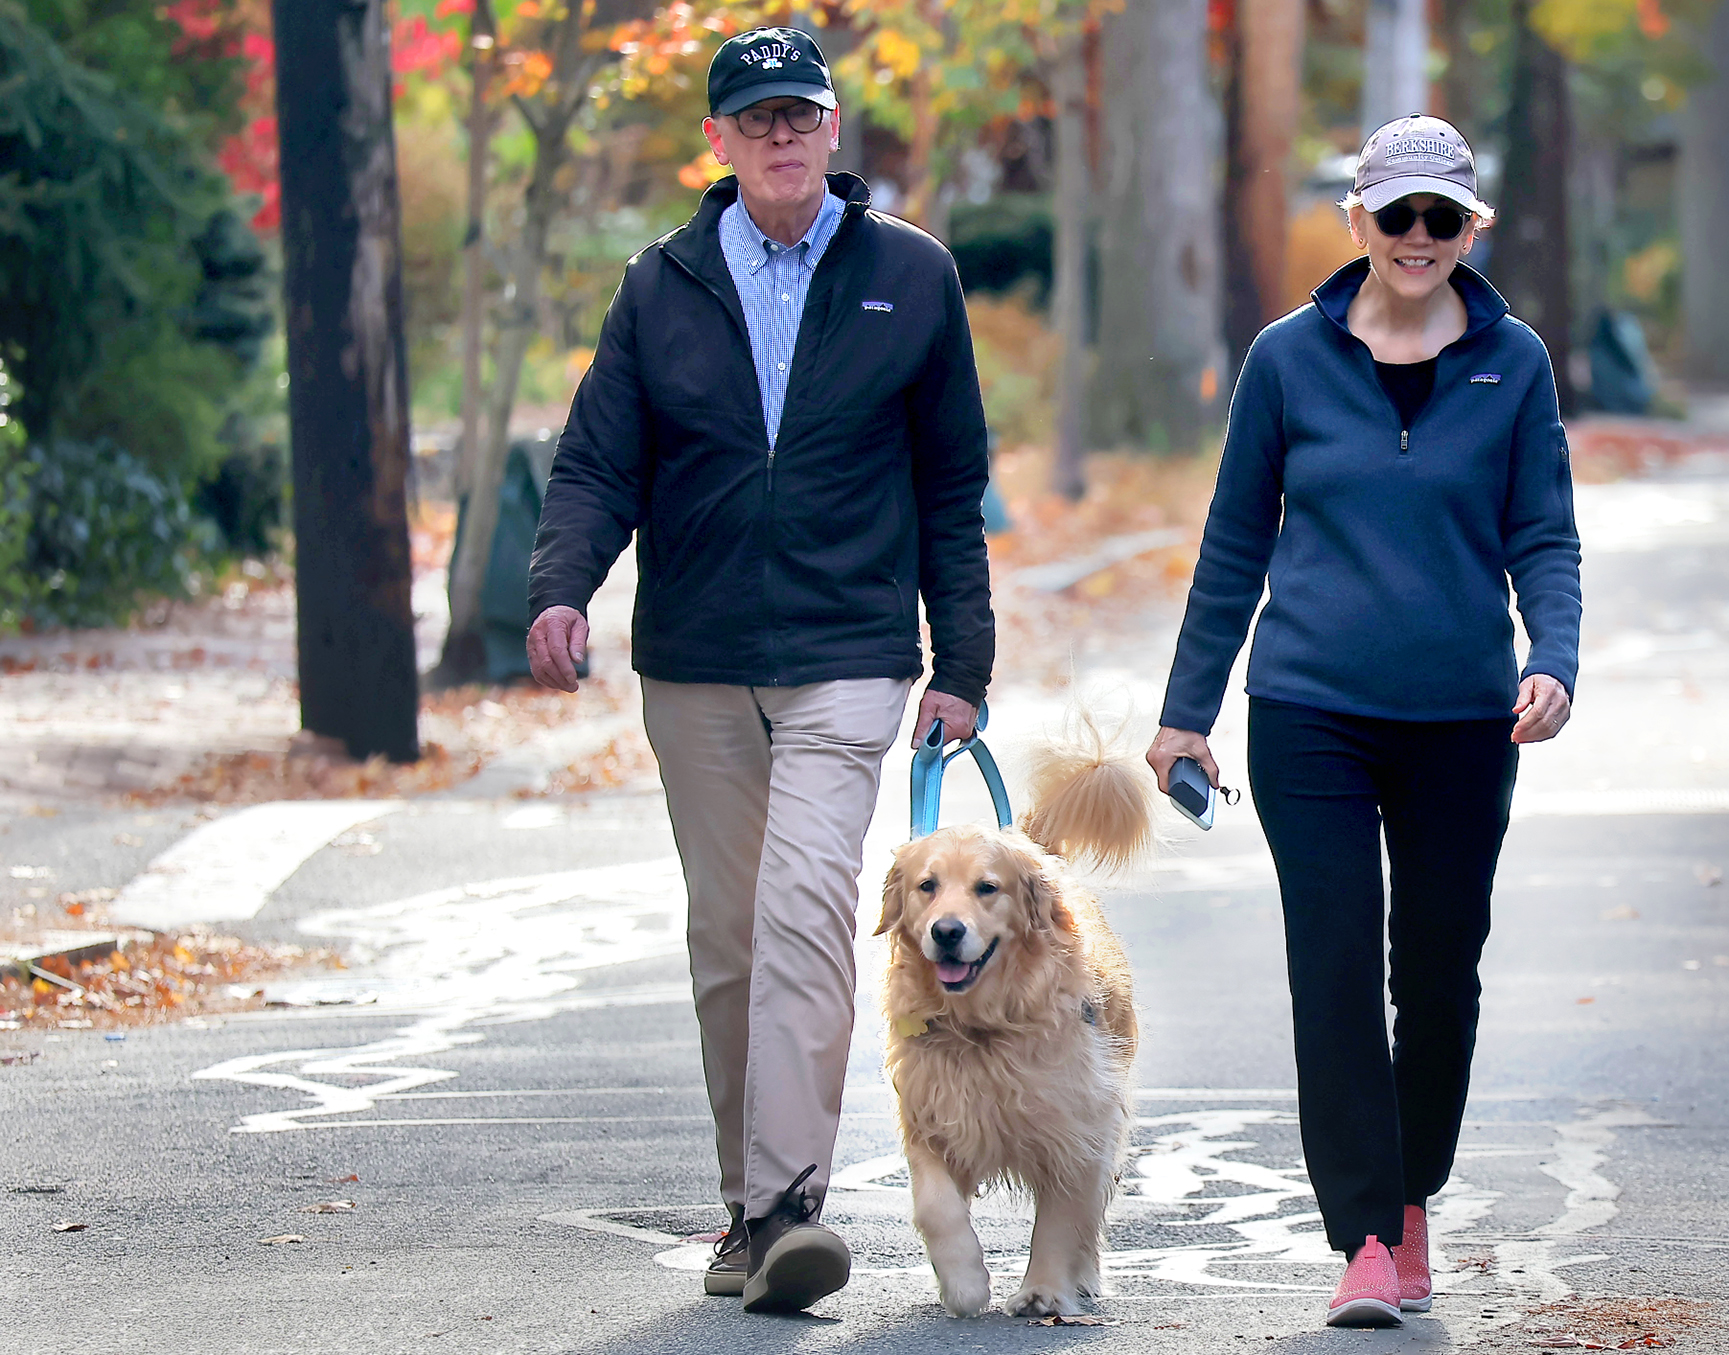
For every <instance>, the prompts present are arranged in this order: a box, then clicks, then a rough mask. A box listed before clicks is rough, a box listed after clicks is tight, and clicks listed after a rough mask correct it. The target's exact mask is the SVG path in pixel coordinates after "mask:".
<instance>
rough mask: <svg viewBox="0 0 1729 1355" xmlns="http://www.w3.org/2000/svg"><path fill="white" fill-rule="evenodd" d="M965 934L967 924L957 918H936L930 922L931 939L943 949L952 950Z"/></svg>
mask: <svg viewBox="0 0 1729 1355" xmlns="http://www.w3.org/2000/svg"><path fill="white" fill-rule="evenodd" d="M966 934H967V924H966V923H964V922H962V921H961V920H960V919H959V918H954V917H945V918H938V919H937V920H936V921H935V922H933V923H931V940H933V941H935V942H936V943H937V944H938V945H939V946H941V947H942V948H943V949H944V950H953V949H954V948H955V947H956V946H958V945H960V943H961V939H962V938H963V937H964V936H966Z"/></svg>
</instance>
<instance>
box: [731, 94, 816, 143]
mask: <svg viewBox="0 0 1729 1355" xmlns="http://www.w3.org/2000/svg"><path fill="white" fill-rule="evenodd" d="M823 112H824V110H823V109H822V108H820V107H818V106H817V105H816V104H813V103H812V102H811V101H810V100H809V99H800V100H799V101H798V102H797V103H794V104H788V105H787V106H786V107H785V108H757V107H752V108H741V109H739V111H738V112H736V113H734V114H733V115H732V120H733V121H734V122H736V123H737V124H738V129H739V131H741V132H743V133H744V134H745V135H746V136H748V137H749V138H750V139H751V140H752V141H761V140H762V139H763V138H764V137H765V136H767V135H768V134H769V133H770V132H772V131H774V120H775V119H776V118H777V117H781V118H785V119H786V125H787V127H788V128H789V129H790V130H791V131H794V132H797V133H798V134H799V135H801V136H803V135H804V134H806V133H807V132H814V131H816V129H817V128H818V127H821V126H822V115H823Z"/></svg>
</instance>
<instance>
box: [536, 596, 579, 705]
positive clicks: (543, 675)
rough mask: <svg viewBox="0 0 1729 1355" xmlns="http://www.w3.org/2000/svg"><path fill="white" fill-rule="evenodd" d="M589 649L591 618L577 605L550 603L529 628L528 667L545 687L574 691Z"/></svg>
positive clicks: (537, 680)
mask: <svg viewBox="0 0 1729 1355" xmlns="http://www.w3.org/2000/svg"><path fill="white" fill-rule="evenodd" d="M587 652H588V618H587V617H586V616H584V615H583V614H582V613H581V612H579V611H577V610H576V608H575V607H548V608H547V609H546V610H545V611H544V612H542V613H541V614H540V615H539V616H537V617H535V618H534V624H533V625H532V626H530V627H529V628H528V667H529V670H530V671H531V672H533V674H534V680H535V681H536V682H538V683H539V684H540V685H541V686H542V687H551V688H553V689H554V690H555V691H560V692H574V691H575V690H576V666H577V665H578V664H579V663H581V662H582V659H583V655H584V654H586V653H587Z"/></svg>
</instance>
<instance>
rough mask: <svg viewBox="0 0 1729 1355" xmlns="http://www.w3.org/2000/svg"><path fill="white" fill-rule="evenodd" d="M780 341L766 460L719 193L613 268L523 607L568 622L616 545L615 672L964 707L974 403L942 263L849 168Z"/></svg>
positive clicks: (838, 182) (974, 561)
mask: <svg viewBox="0 0 1729 1355" xmlns="http://www.w3.org/2000/svg"><path fill="white" fill-rule="evenodd" d="M828 182H829V188H830V190H831V191H832V192H833V193H835V195H836V196H838V197H839V198H841V200H842V201H843V202H844V203H845V204H846V206H845V211H844V214H843V216H842V219H841V224H840V226H839V227H838V228H837V229H836V232H835V236H834V239H833V241H832V242H831V243H830V244H829V247H828V249H827V250H826V251H825V253H824V254H823V257H822V259H821V261H820V262H819V263H818V265H817V268H816V271H815V274H814V276H813V277H812V279H811V286H810V292H809V295H808V298H807V300H806V304H805V311H804V318H803V321H802V323H801V325H800V327H799V333H798V342H797V345H796V347H795V349H794V353H793V365H792V372H791V375H790V380H789V382H788V386H787V393H786V408H785V412H784V414H783V415H782V418H781V425H780V433H779V437H778V438H777V440H776V446H775V448H774V450H773V451H770V450H769V446H768V432H767V428H766V426H765V425H764V423H763V414H762V400H761V396H760V393H759V392H758V390H757V378H756V368H755V365H754V363H753V361H752V359H751V349H750V337H749V333H748V331H747V330H746V328H745V320H744V310H743V307H742V306H741V305H740V303H739V298H738V290H737V288H736V287H735V286H734V285H733V281H732V275H731V273H730V272H729V271H728V270H727V266H726V260H725V258H724V257H723V255H722V254H721V248H720V232H719V222H720V214H721V212H722V211H723V210H725V208H726V207H728V206H729V205H730V204H731V203H732V202H733V201H734V200H735V199H736V198H737V196H738V182H737V180H736V179H732V178H727V179H723V180H721V181H720V182H719V183H717V184H715V185H713V186H712V187H711V188H710V189H709V190H708V191H707V192H706V193H705V194H704V195H703V199H702V203H701V205H700V206H699V207H698V208H697V212H696V215H695V216H694V217H693V218H692V219H691V220H690V222H689V223H688V224H686V225H685V226H683V227H681V228H680V229H678V230H676V231H674V232H672V233H671V234H670V235H668V236H666V237H664V238H663V239H661V240H658V241H656V242H655V243H654V244H652V245H650V246H649V247H648V248H647V249H645V250H643V251H642V253H640V254H638V255H637V256H636V257H635V258H634V259H632V260H631V261H630V263H629V264H628V265H627V266H626V269H625V275H624V281H623V283H621V284H620V286H619V289H618V294H617V296H615V297H614V298H613V302H612V305H611V307H610V308H609V309H608V311H607V313H606V320H605V322H604V323H603V324H602V326H601V332H600V341H599V344H598V346H597V348H596V350H595V355H594V361H593V363H592V365H591V366H590V367H589V369H588V372H587V374H586V375H585V376H584V377H583V379H582V383H581V385H579V386H578V387H577V391H576V398H575V400H574V401H573V402H572V404H571V410H570V419H569V422H568V423H567V424H566V425H565V429H564V434H563V436H562V437H560V438H559V442H558V451H557V454H556V456H555V457H554V459H553V464H552V476H551V479H550V481H549V482H548V485H547V490H546V498H545V504H544V507H543V508H542V509H541V515H540V529H539V532H538V533H537V535H536V538H535V547H534V558H533V561H532V564H531V566H530V570H529V585H528V588H529V614H530V615H531V616H539V615H540V614H541V612H543V611H545V610H546V609H547V608H548V607H552V606H555V605H559V604H562V605H565V606H569V607H575V608H576V609H578V610H579V611H583V612H586V611H587V608H588V603H589V599H590V598H591V597H592V596H593V594H594V591H595V589H596V588H598V587H599V586H600V583H601V581H602V580H603V579H604V578H605V577H606V574H607V571H608V570H609V569H610V568H611V567H612V564H613V561H614V560H616V559H617V558H618V554H619V552H620V551H622V550H623V549H624V547H625V545H626V544H627V543H628V542H629V540H630V536H631V533H632V532H633V531H634V532H635V533H636V534H637V564H638V571H639V581H638V584H637V595H636V615H635V623H634V638H633V657H632V662H633V664H634V666H635V668H636V669H637V671H638V672H640V673H643V674H644V675H646V676H648V677H652V678H657V679H659V680H661V681H666V682H716V683H728V684H736V685H747V686H773V687H784V686H797V685H801V684H804V683H811V682H826V681H833V680H836V679H858V678H911V677H916V676H918V674H919V673H920V672H921V671H922V669H923V666H924V663H923V653H922V649H921V646H920V641H919V610H918V598H919V595H920V594H921V593H922V594H923V595H924V601H925V610H926V613H927V615H928V617H929V620H930V628H931V647H932V650H933V651H934V655H933V669H934V672H933V676H932V680H931V686H932V687H933V688H935V689H936V690H938V691H943V692H948V693H950V694H952V695H954V696H958V697H960V698H961V699H962V700H964V701H968V702H971V703H973V704H977V703H978V702H979V701H980V700H982V699H983V697H984V694H985V688H986V686H987V685H988V683H989V682H990V676H991V664H992V662H993V660H994V658H995V652H996V631H995V623H994V621H993V618H992V615H991V603H990V570H989V564H988V562H987V559H986V556H985V541H984V524H983V518H982V515H981V512H980V506H979V505H980V501H981V499H982V498H983V495H984V488H985V481H986V478H987V476H988V462H987V458H986V445H985V419H984V408H983V405H982V403H981V401H980V398H979V384H978V371H977V368H976V367H975V366H974V362H973V348H972V335H971V331H970V330H969V329H968V326H967V314H966V307H965V304H964V302H963V300H962V297H961V287H960V279H959V278H958V276H957V275H956V273H955V266H954V260H953V259H952V258H950V256H949V253H948V251H947V250H946V249H944V248H943V246H942V245H941V243H939V242H938V241H937V240H935V239H933V238H932V237H931V236H929V235H926V234H925V233H924V232H923V231H921V230H919V229H917V228H916V227H914V226H911V225H908V224H907V223H906V222H903V221H899V220H897V219H895V218H893V217H889V216H884V215H883V214H881V213H879V212H873V211H871V210H869V208H870V192H869V189H867V188H866V186H865V184H864V182H863V181H862V180H860V179H859V178H857V177H856V176H854V175H851V174H831V175H829V176H828Z"/></svg>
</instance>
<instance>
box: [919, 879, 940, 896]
mask: <svg viewBox="0 0 1729 1355" xmlns="http://www.w3.org/2000/svg"><path fill="white" fill-rule="evenodd" d="M936 892H937V882H936V881H935V880H920V881H919V893H921V894H934V893H936Z"/></svg>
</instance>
